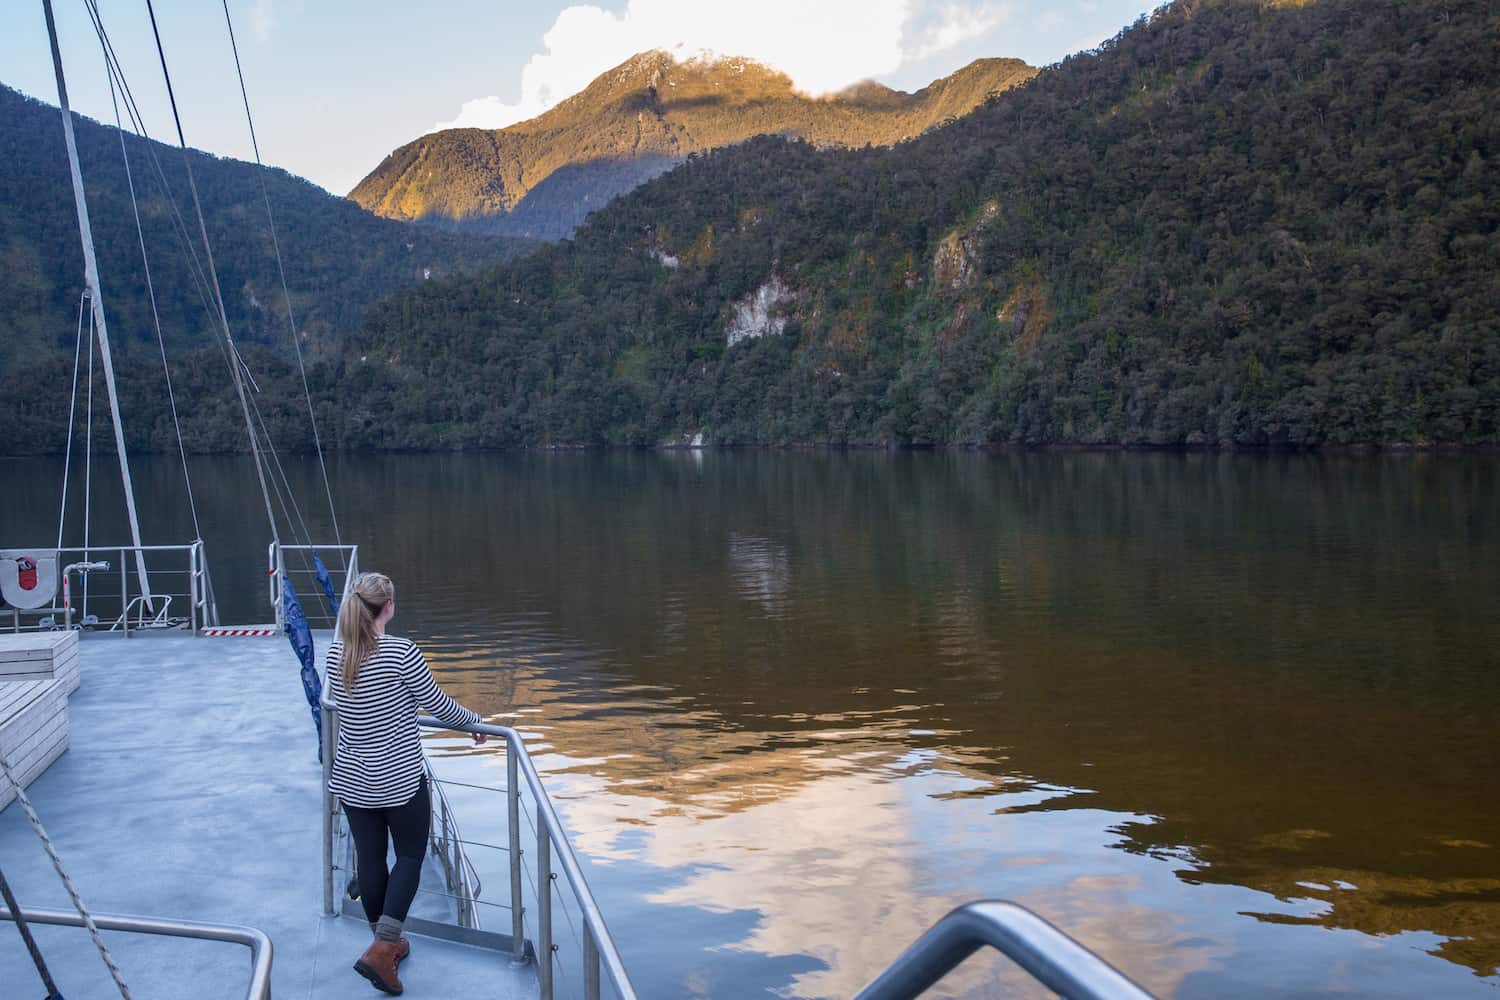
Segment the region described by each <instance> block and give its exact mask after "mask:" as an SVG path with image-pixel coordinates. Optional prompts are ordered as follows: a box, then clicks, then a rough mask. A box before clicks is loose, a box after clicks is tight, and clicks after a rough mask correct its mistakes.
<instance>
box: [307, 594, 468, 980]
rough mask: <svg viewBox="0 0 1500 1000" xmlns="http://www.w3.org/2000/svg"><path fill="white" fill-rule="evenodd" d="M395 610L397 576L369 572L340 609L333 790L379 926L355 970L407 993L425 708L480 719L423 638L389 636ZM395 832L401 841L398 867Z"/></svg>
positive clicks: (455, 719)
mask: <svg viewBox="0 0 1500 1000" xmlns="http://www.w3.org/2000/svg"><path fill="white" fill-rule="evenodd" d="M395 613H396V588H395V587H394V585H392V583H391V580H390V577H387V576H384V575H382V574H380V573H361V574H360V575H359V576H358V577H357V578H356V579H355V581H354V590H353V593H352V594H350V596H349V598H348V600H346V601H344V604H343V607H341V608H340V609H339V623H338V638H336V639H335V640H334V641H333V643H332V645H330V646H329V648H328V663H327V675H328V681H329V683H328V685H327V686H328V689H329V691H330V693H331V694H330V697H331V700H332V701H333V703H334V704H335V705H336V706H337V708H338V720H339V727H338V730H339V732H338V743H337V746H336V748H335V750H334V757H333V773H332V775H331V777H330V778H329V779H328V790H329V791H331V792H332V793H333V794H335V795H337V796H338V798H339V801H340V802H341V803H342V804H343V807H344V814H345V815H346V816H348V817H349V832H350V833H352V834H354V852H355V854H356V855H357V857H358V861H359V892H360V899H361V901H362V902H363V903H364V907H365V916H366V918H368V919H369V921H370V929H371V930H372V931H374V933H375V940H374V941H373V942H372V943H371V944H370V947H369V948H368V949H367V950H366V951H365V953H364V954H363V955H361V956H360V957H359V960H358V961H356V962H355V963H354V971H355V972H358V973H359V974H360V975H362V976H364V977H365V978H366V979H368V980H369V981H370V982H371V983H372V984H374V986H375V988H376V989H379V990H384V991H385V992H386V993H390V994H400V993H401V990H402V986H401V980H400V979H398V978H397V976H396V969H397V966H398V964H399V963H400V962H401V960H402V959H403V958H405V957H406V956H407V955H408V954H409V953H410V951H411V945H410V943H409V942H407V940H406V938H404V937H402V936H401V927H402V925H403V923H404V922H405V920H406V911H407V910H408V909H410V907H411V901H412V899H413V897H415V896H416V893H417V883H418V881H419V880H420V877H421V873H422V857H423V855H424V854H426V852H427V829H428V822H429V820H430V819H431V816H432V805H431V800H430V799H429V797H428V791H427V772H426V767H425V765H424V758H423V755H422V737H421V734H420V730H419V729H418V726H417V708H418V707H419V706H420V707H422V708H425V709H427V710H428V711H430V712H431V713H432V714H433V715H435V716H437V718H439V719H441V720H442V721H443V722H445V723H447V724H448V725H450V726H453V727H455V728H458V727H463V726H471V725H474V724H475V723H477V722H478V721H479V716H478V715H476V714H475V713H473V712H471V711H469V710H468V709H467V708H464V707H463V706H461V705H459V704H458V703H457V702H455V701H454V700H453V699H452V698H450V697H448V696H447V695H446V694H444V693H443V691H442V689H440V688H439V687H438V686H437V682H436V681H434V680H433V679H432V671H431V670H429V669H428V667H427V661H426V660H425V659H424V658H423V657H422V652H421V650H419V649H417V646H416V643H414V642H412V641H411V640H410V639H402V638H400V637H398V636H394V635H388V634H387V633H386V630H385V629H386V625H387V624H388V623H389V622H390V620H391V618H392V617H393V616H394V615H395ZM474 742H475V743H483V742H484V736H483V735H482V734H479V733H476V734H475V735H474ZM387 837H389V839H390V840H391V841H394V842H395V845H396V864H395V867H393V868H391V869H389V870H387V868H386V863H385V862H386V844H387Z"/></svg>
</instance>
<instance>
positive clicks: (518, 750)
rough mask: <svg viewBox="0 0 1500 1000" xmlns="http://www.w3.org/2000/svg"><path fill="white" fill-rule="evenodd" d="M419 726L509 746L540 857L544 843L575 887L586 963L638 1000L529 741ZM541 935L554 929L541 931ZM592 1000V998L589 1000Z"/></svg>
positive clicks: (588, 975)
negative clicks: (527, 796)
mask: <svg viewBox="0 0 1500 1000" xmlns="http://www.w3.org/2000/svg"><path fill="white" fill-rule="evenodd" d="M421 723H422V725H423V726H424V727H426V728H428V729H440V730H448V731H454V732H463V733H483V734H485V735H486V736H495V737H499V738H500V739H503V740H505V748H506V752H507V753H508V754H510V755H511V758H512V759H513V760H514V761H515V762H516V764H517V765H518V767H519V770H520V773H521V775H522V777H524V778H525V780H526V785H527V787H528V788H529V789H530V790H531V797H532V801H533V802H534V803H536V812H537V824H538V834H539V835H543V834H544V835H545V836H539V842H538V848H539V851H540V849H542V848H543V843H542V841H543V840H545V841H548V842H550V846H551V847H553V848H554V849H555V850H556V852H557V863H558V866H559V867H560V868H561V869H562V871H563V874H564V875H566V876H567V878H568V882H569V883H570V884H571V885H572V886H573V894H574V896H576V897H577V900H578V908H579V911H580V913H581V914H582V917H583V924H584V928H585V937H584V952H585V958H586V959H592V958H594V957H595V955H596V954H597V960H598V962H599V963H600V965H602V966H603V968H604V970H605V971H606V972H607V973H608V974H609V981H610V982H611V983H613V984H614V987H615V989H616V991H618V992H619V994H620V996H621V998H622V1000H635V997H636V992H635V987H634V986H632V985H631V983H630V976H629V974H628V973H627V972H626V971H625V962H624V960H623V959H621V958H620V952H619V949H618V948H617V947H616V946H615V940H614V938H613V937H611V936H610V933H609V928H608V927H607V926H605V923H604V914H603V913H602V912H601V911H600V909H599V903H598V902H597V901H596V900H595V899H594V894H593V892H592V891H591V890H590V889H589V885H588V881H587V880H586V879H585V878H584V877H583V868H582V867H581V866H580V865H579V863H578V855H577V854H576V853H574V851H573V844H572V843H571V842H570V841H569V840H568V835H567V832H566V830H567V828H566V827H564V826H563V822H562V819H561V817H559V816H558V814H557V810H556V809H555V808H553V806H552V799H551V798H550V797H549V796H548V795H547V789H546V787H545V786H544V785H543V784H542V779H541V776H540V775H538V774H537V771H536V765H535V764H533V763H532V761H531V754H529V753H527V752H526V741H525V740H524V739H523V738H522V736H521V734H520V733H519V732H517V731H516V730H514V729H512V728H510V727H509V726H491V725H487V724H485V723H479V724H477V725H473V726H457V727H455V726H450V725H448V724H447V723H446V722H440V721H438V720H437V719H434V718H432V717H431V716H427V715H424V716H422V717H421ZM548 881H549V882H550V880H548ZM537 891H538V893H543V892H550V886H544V885H542V880H541V878H540V877H539V878H538V885H537ZM543 930H550V929H549V928H543ZM590 939H592V940H590ZM537 952H538V954H539V956H540V961H544V962H549V963H550V961H551V954H550V949H546V950H544V949H542V948H538V949H537ZM584 980H585V982H588V983H596V982H597V972H596V971H595V970H593V969H590V968H588V965H587V963H586V964H585V968H584ZM549 981H550V976H549V977H546V978H544V979H543V984H544V996H545V986H546V985H548V984H549ZM596 995H597V994H596ZM590 1000H593V998H592V997H591V998H590Z"/></svg>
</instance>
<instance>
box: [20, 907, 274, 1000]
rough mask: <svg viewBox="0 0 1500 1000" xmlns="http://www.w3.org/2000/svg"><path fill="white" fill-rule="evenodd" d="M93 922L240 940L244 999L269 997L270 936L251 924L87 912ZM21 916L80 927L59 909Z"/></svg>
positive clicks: (171, 934)
mask: <svg viewBox="0 0 1500 1000" xmlns="http://www.w3.org/2000/svg"><path fill="white" fill-rule="evenodd" d="M90 916H91V917H92V919H93V921H94V926H96V927H98V928H99V929H100V930H101V931H122V932H124V933H127V934H160V935H163V936H166V937H180V938H196V939H198V940H201V941H222V942H224V943H226V944H241V945H244V946H245V947H247V948H249V949H250V985H249V986H248V987H247V988H246V990H245V1000H271V957H272V952H273V949H272V947H271V939H270V938H269V937H267V936H266V935H265V932H263V931H260V930H257V929H256V928H254V927H242V926H238V925H236V924H203V923H198V922H197V921H192V920H162V919H160V918H157V917H133V916H125V915H122V914H113V915H111V914H103V913H94V914H90ZM21 917H22V918H23V919H24V920H26V921H27V922H28V923H33V924H56V925H58V926H62V927H82V926H84V923H83V917H81V916H79V915H78V914H77V913H72V912H65V911H62V910H28V909H24V908H23V909H22V910H21ZM14 919H15V917H14V915H13V914H12V913H11V912H10V910H8V909H6V908H5V907H3V906H0V920H14Z"/></svg>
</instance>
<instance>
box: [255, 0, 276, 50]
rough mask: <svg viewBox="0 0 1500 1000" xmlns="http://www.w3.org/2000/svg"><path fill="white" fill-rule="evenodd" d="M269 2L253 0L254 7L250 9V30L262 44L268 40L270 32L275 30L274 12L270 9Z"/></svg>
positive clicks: (269, 0) (267, 0) (270, 0)
mask: <svg viewBox="0 0 1500 1000" xmlns="http://www.w3.org/2000/svg"><path fill="white" fill-rule="evenodd" d="M271 2H272V0H255V6H254V7H251V8H250V30H251V31H253V32H255V37H256V38H258V39H260V40H261V41H262V42H264V41H268V40H270V38H271V32H272V31H273V30H275V28H276V11H275V10H273V9H272V7H271Z"/></svg>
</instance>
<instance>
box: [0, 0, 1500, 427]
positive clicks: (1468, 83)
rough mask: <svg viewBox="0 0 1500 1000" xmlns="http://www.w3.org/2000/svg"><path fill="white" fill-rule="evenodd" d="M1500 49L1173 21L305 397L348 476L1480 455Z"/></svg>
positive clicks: (1445, 12)
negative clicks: (574, 468)
mask: <svg viewBox="0 0 1500 1000" xmlns="http://www.w3.org/2000/svg"><path fill="white" fill-rule="evenodd" d="M1497 37H1500V16H1497V12H1496V10H1495V7H1494V4H1493V3H1491V2H1489V0H1401V2H1397V0H1317V2H1309V3H1302V4H1290V3H1266V2H1258V0H1181V2H1178V3H1176V4H1174V5H1172V6H1170V7H1168V8H1165V9H1163V10H1162V11H1159V12H1158V13H1157V14H1156V15H1155V16H1153V17H1151V18H1150V19H1143V20H1142V21H1141V22H1139V23H1137V24H1136V25H1134V26H1132V27H1130V28H1129V29H1128V30H1126V31H1124V32H1122V33H1121V34H1120V35H1119V36H1117V37H1116V38H1115V39H1114V40H1112V41H1111V42H1109V43H1108V44H1106V45H1105V46H1104V47H1103V48H1102V49H1101V50H1100V51H1099V52H1097V53H1089V54H1082V55H1079V56H1076V57H1073V58H1070V59H1068V60H1066V61H1065V62H1064V63H1062V64H1061V65H1059V66H1058V67H1055V68H1052V69H1049V70H1046V71H1043V72H1042V73H1041V74H1040V75H1038V76H1037V77H1036V79H1034V80H1033V81H1032V82H1030V83H1029V84H1027V85H1025V86H1024V87H1021V88H1019V89H1017V90H1014V91H1011V92H1008V93H1006V94H1003V95H1001V96H1000V97H998V98H997V99H995V100H994V101H992V102H990V103H989V104H987V105H986V106H985V107H984V108H982V109H980V110H979V111H977V112H976V113H974V114H973V115H970V116H968V117H966V118H963V119H960V120H959V121H957V122H955V123H953V124H951V125H949V126H947V127H945V128H942V129H938V130H936V131H934V132H931V133H929V134H927V135H925V136H923V137H922V138H920V139H917V140H914V141H912V142H909V143H904V144H901V145H899V146H896V147H894V148H890V149H878V148H877V149H866V150H857V151H819V150H817V149H815V148H813V147H812V146H811V145H809V144H806V143H802V142H791V141H785V140H781V139H761V140H756V141H753V142H750V143H747V144H744V145H741V146H738V147H734V148H731V149H727V150H723V151H720V152H716V153H713V154H710V155H708V156H704V157H698V158H695V159H693V160H691V161H689V162H688V163H687V164H685V165H684V166H682V167H680V168H678V169H676V170H674V171H673V172H671V173H670V174H668V175H666V176H664V177H661V178H659V179H657V180H655V181H653V182H651V183H650V184H647V185H646V186H644V187H642V188H640V189H639V190H637V191H636V192H634V193H632V194H630V195H628V196H625V197H622V198H620V199H617V200H616V201H614V202H613V203H611V204H610V205H609V206H608V207H607V208H606V209H604V210H603V211H601V212H599V213H597V214H596V215H595V216H594V217H593V219H592V220H591V222H590V223H589V225H587V226H586V227H585V228H584V229H582V230H580V232H579V234H578V237H577V239H576V241H574V242H569V243H563V244H560V245H557V246H553V247H548V248H546V249H544V250H542V251H540V252H538V253H536V254H534V255H530V256H527V257H524V258H520V259H518V260H515V261H511V262H509V263H507V264H505V265H502V266H500V267H499V268H497V269H494V270H492V271H489V272H487V273H485V274H483V275H479V276H476V277H472V278H467V279H457V280H451V281H443V282H430V283H427V284H425V285H423V286H422V287H420V288H416V289H413V290H412V291H410V292H408V293H405V294H402V295H398V296H396V297H394V298H393V299H391V300H390V301H388V302H386V303H384V304H382V305H380V306H378V307H377V308H376V309H374V310H373V311H372V312H371V314H370V317H369V321H368V323H367V324H366V325H365V327H364V328H363V329H362V330H361V332H360V333H359V334H358V335H357V336H356V337H355V338H354V341H353V342H352V343H351V345H350V348H349V350H348V351H346V352H345V353H343V354H342V355H341V356H340V357H339V358H338V360H337V363H336V364H331V365H329V366H326V367H324V366H320V368H319V370H318V371H317V372H315V379H316V383H315V392H317V393H318V394H319V395H320V397H321V398H322V400H323V405H324V406H325V408H326V412H327V414H328V417H329V420H330V430H331V433H332V436H333V437H334V438H335V440H336V441H337V443H338V444H339V445H340V446H342V447H345V448H410V447H437V448H450V447H476V446H477V447H514V446H528V447H537V446H573V445H597V444H608V443H614V444H658V443H663V442H681V441H684V440H691V439H692V438H694V437H695V436H697V435H699V434H701V435H703V439H704V440H705V441H706V442H709V443H729V444H740V443H767V444H789V443H831V444H916V445H921V444H983V443H1025V444H1043V443H1078V444H1153V445H1199V444H1201V445H1217V446H1231V445H1234V446H1279V445H1318V444H1355V443H1377V444H1396V443H1403V444H1431V443H1470V444H1473V443H1494V442H1497V441H1500V413H1497V410H1500V319H1497V316H1500V277H1497V276H1500V239H1497V224H1500V170H1497V169H1496V157H1497V155H1500V115H1497V112H1496V110H1495V109H1496V108H1497V106H1500V100H1497V98H1500V86H1497V85H1500V59H1497V50H1496V47H1495V39H1496V38H1497ZM142 394H143V395H149V394H148V393H145V392H144V391H143V393H142ZM286 395H287V397H288V398H289V399H291V400H294V397H293V396H292V394H291V393H290V392H288V393H286ZM0 409H3V410H4V411H7V412H17V413H23V412H24V414H25V415H26V419H30V420H33V421H36V422H37V423H36V426H38V427H40V426H41V423H42V422H45V421H46V420H48V419H51V418H50V417H48V415H46V414H44V413H42V412H41V411H39V410H37V409H35V408H27V407H24V406H22V405H20V404H19V403H18V401H17V396H16V394H15V393H14V392H11V391H10V390H7V391H6V393H5V394H0ZM289 412H294V411H289ZM54 422H55V421H54ZM50 433H51V435H52V437H51V439H53V440H60V438H61V430H60V428H55V429H54V430H53V431H51V432H50ZM297 433H298V432H297V431H296V430H295V424H294V423H293V422H291V418H290V417H288V418H287V423H286V424H285V430H284V432H283V436H284V438H285V439H287V440H290V441H294V440H295V435H296V434H297Z"/></svg>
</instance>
